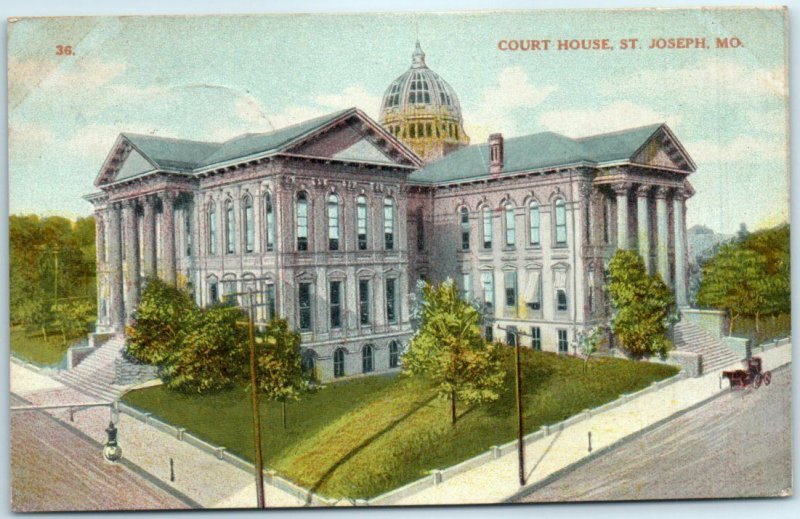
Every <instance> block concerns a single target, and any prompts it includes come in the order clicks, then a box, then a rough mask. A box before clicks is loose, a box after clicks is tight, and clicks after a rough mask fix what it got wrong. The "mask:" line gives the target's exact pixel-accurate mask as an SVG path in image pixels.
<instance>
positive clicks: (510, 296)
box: [505, 272, 517, 308]
mask: <svg viewBox="0 0 800 519" xmlns="http://www.w3.org/2000/svg"><path fill="white" fill-rule="evenodd" d="M505 285H506V286H505V288H506V306H507V307H509V308H516V307H517V273H516V272H506V273H505Z"/></svg>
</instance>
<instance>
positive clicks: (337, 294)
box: [328, 281, 342, 328]
mask: <svg viewBox="0 0 800 519" xmlns="http://www.w3.org/2000/svg"><path fill="white" fill-rule="evenodd" d="M328 304H329V307H330V311H331V328H341V327H342V282H341V281H331V283H330V290H329V292H328Z"/></svg>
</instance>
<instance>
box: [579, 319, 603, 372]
mask: <svg viewBox="0 0 800 519" xmlns="http://www.w3.org/2000/svg"><path fill="white" fill-rule="evenodd" d="M603 331H604V330H603V328H601V327H599V326H595V327H594V328H591V329H589V330H586V331H581V332H578V347H579V348H580V350H581V353H582V354H583V355H584V357H585V360H584V362H583V372H584V373H586V369H587V368H588V367H589V359H591V358H592V355H594V354H595V353H597V351H598V348H599V346H600V343H601V342H603Z"/></svg>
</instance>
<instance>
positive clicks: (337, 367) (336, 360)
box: [333, 348, 344, 378]
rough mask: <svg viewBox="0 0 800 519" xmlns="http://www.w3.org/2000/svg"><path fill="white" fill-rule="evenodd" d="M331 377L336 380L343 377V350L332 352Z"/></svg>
mask: <svg viewBox="0 0 800 519" xmlns="http://www.w3.org/2000/svg"><path fill="white" fill-rule="evenodd" d="M333 376H334V377H336V378H339V377H343V376H344V349H343V348H339V349H337V350H336V351H334V352H333Z"/></svg>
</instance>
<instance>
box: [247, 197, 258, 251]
mask: <svg viewBox="0 0 800 519" xmlns="http://www.w3.org/2000/svg"><path fill="white" fill-rule="evenodd" d="M244 224H245V231H244V234H245V236H244V247H245V252H253V251H254V250H255V247H256V229H255V223H254V221H253V204H252V202H249V203H247V205H245V207H244Z"/></svg>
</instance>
